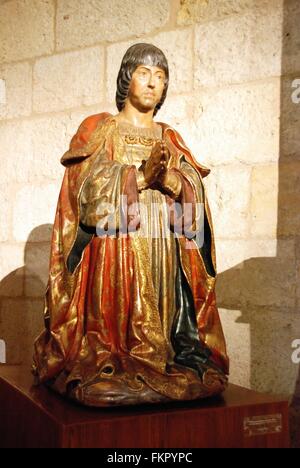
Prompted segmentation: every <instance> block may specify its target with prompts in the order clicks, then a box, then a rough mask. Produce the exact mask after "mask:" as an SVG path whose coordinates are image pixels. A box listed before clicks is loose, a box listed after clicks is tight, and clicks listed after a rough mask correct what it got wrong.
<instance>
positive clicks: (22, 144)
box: [0, 120, 33, 185]
mask: <svg viewBox="0 0 300 468" xmlns="http://www.w3.org/2000/svg"><path fill="white" fill-rule="evenodd" d="M0 141H1V153H2V154H3V156H2V157H1V171H0V183H1V184H5V185H7V184H8V183H14V182H24V181H27V180H28V179H29V175H30V170H31V167H32V162H33V151H32V135H31V123H30V121H29V120H19V121H18V122H17V123H16V122H14V121H2V122H0Z"/></svg>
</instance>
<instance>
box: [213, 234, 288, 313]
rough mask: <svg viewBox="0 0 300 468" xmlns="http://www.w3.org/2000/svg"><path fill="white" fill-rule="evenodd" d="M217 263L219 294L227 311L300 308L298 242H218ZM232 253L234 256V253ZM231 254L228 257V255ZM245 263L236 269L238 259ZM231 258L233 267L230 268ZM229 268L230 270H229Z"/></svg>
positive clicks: (220, 301) (221, 303) (219, 298)
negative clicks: (299, 297) (298, 294)
mask: <svg viewBox="0 0 300 468" xmlns="http://www.w3.org/2000/svg"><path fill="white" fill-rule="evenodd" d="M216 245H217V259H218V264H219V265H220V266H221V272H220V273H219V275H218V281H217V293H218V300H219V305H220V306H221V307H223V308H233V309H235V310H236V309H239V308H240V307H246V308H247V307H248V305H250V304H251V306H252V307H256V306H257V307H258V306H266V307H269V308H270V307H281V308H282V307H285V308H291V309H294V308H295V307H296V286H297V275H296V260H295V242H294V240H271V239H269V240H259V239H256V240H254V239H253V240H244V241H240V242H236V241H223V240H218V239H217V242H216ZM231 249H232V252H231ZM227 252H228V253H227ZM234 252H237V254H236V257H237V259H240V257H241V255H242V253H241V252H243V256H244V260H243V261H242V262H240V263H236V264H235V265H233V264H232V263H233V259H234V257H235V254H234ZM227 255H228V256H229V261H228V263H230V265H231V266H230V267H226V260H222V257H225V258H226V256H227ZM222 264H223V266H222ZM225 268H227V269H225Z"/></svg>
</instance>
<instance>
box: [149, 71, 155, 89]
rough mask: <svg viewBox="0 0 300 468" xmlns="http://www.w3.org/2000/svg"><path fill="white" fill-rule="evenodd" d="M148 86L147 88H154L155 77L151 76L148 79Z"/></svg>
mask: <svg viewBox="0 0 300 468" xmlns="http://www.w3.org/2000/svg"><path fill="white" fill-rule="evenodd" d="M148 86H149V88H154V87H155V77H154V75H152V74H151V75H150V77H149V81H148Z"/></svg>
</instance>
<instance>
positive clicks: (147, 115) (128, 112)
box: [118, 101, 154, 128]
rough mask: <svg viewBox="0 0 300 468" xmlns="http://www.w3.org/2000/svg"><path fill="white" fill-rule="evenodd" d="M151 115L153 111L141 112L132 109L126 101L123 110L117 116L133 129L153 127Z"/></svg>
mask: <svg viewBox="0 0 300 468" xmlns="http://www.w3.org/2000/svg"><path fill="white" fill-rule="evenodd" d="M153 113H154V109H150V110H149V111H145V112H141V111H140V110H138V109H136V108H135V107H133V106H132V105H131V104H130V103H129V102H128V101H127V102H126V103H125V107H124V109H122V110H121V112H120V113H119V114H118V118H119V120H121V121H126V122H128V123H130V124H132V125H134V126H135V127H145V128H152V127H153V123H154V122H153Z"/></svg>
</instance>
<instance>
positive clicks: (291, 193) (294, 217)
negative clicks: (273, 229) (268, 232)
mask: <svg viewBox="0 0 300 468" xmlns="http://www.w3.org/2000/svg"><path fill="white" fill-rule="evenodd" d="M299 184H300V161H291V162H287V163H282V164H281V163H280V164H279V183H278V229H277V232H278V235H279V236H280V237H290V236H299V232H300V231H299V229H300V212H299V206H300V193H299Z"/></svg>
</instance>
